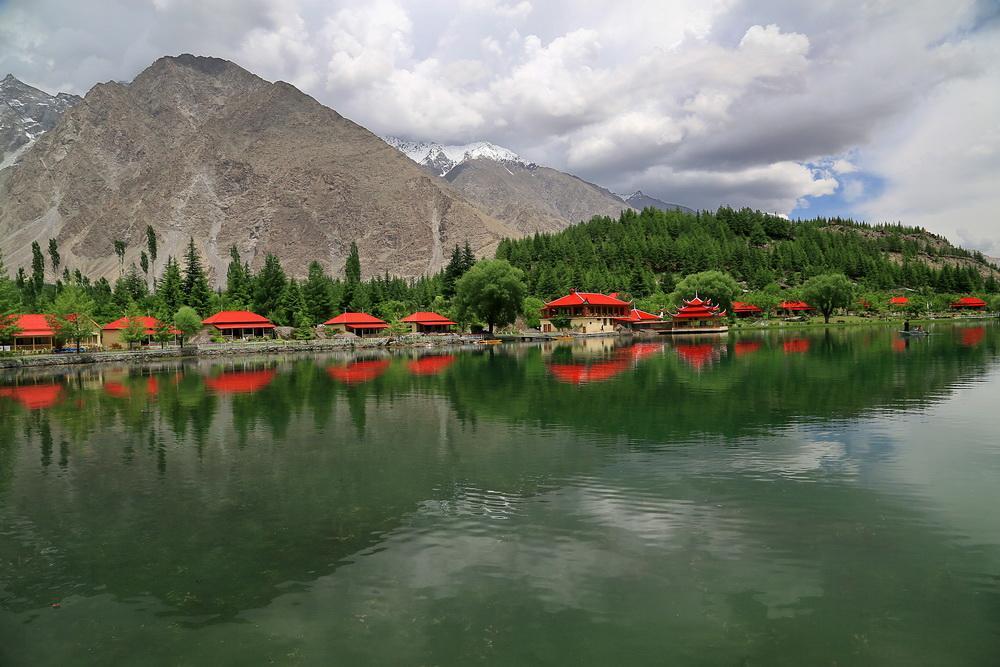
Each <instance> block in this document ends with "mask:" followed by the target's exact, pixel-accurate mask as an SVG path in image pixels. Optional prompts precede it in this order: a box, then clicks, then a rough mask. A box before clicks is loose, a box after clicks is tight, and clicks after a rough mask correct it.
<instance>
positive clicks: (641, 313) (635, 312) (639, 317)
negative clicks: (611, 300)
mask: <svg viewBox="0 0 1000 667" xmlns="http://www.w3.org/2000/svg"><path fill="white" fill-rule="evenodd" d="M614 319H615V320H616V321H618V322H632V323H635V322H660V321H662V319H663V318H661V317H660V316H659V315H653V314H652V313H647V312H646V311H645V310H639V309H638V308H633V309H632V310H630V311H629V313H628V315H627V316H626V317H616V318H614Z"/></svg>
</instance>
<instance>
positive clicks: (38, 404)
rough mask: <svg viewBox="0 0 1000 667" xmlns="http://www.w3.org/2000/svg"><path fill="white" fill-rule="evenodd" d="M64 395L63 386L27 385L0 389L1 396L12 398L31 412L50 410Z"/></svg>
mask: <svg viewBox="0 0 1000 667" xmlns="http://www.w3.org/2000/svg"><path fill="white" fill-rule="evenodd" d="M60 394H62V385H61V384H54V383H53V384H27V385H21V386H19V387H0V396H6V397H7V398H11V399H13V400H15V401H17V402H18V403H20V404H21V405H23V406H24V407H26V408H27V409H29V410H39V409H41V408H50V407H52V406H53V405H55V404H56V402H57V401H58V400H59V396H60Z"/></svg>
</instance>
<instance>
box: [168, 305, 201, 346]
mask: <svg viewBox="0 0 1000 667" xmlns="http://www.w3.org/2000/svg"><path fill="white" fill-rule="evenodd" d="M174 327H175V328H176V329H177V330H178V331H180V332H181V347H184V341H185V340H186V339H188V338H190V337H191V336H193V335H195V334H196V333H198V332H199V331H201V327H202V324H201V317H200V316H199V315H198V313H197V312H196V311H195V309H194V308H192V307H191V306H181V307H180V308H178V309H177V312H176V313H174Z"/></svg>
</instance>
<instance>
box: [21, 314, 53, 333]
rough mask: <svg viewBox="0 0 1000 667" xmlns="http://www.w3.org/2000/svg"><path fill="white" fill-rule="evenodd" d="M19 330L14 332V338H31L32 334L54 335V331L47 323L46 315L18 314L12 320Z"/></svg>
mask: <svg viewBox="0 0 1000 667" xmlns="http://www.w3.org/2000/svg"><path fill="white" fill-rule="evenodd" d="M14 324H15V326H17V328H18V329H20V331H19V332H18V333H16V334H14V338H31V337H33V336H54V335H55V332H53V331H52V327H51V326H50V325H49V320H48V316H46V315H38V314H32V315H18V316H17V318H16V319H15V321H14Z"/></svg>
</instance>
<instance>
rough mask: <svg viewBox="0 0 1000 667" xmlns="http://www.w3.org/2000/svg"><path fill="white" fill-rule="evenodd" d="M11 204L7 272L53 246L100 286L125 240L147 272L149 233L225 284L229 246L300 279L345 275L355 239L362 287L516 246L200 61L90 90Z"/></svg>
mask: <svg viewBox="0 0 1000 667" xmlns="http://www.w3.org/2000/svg"><path fill="white" fill-rule="evenodd" d="M0 201H3V202H4V206H3V207H2V208H0V248H2V250H3V251H4V254H5V256H6V258H7V264H8V266H12V267H16V266H25V267H27V266H29V265H30V247H31V243H32V241H38V242H39V243H40V244H41V245H42V247H43V248H44V247H45V246H46V245H47V243H48V239H49V238H55V239H58V241H59V249H60V252H61V254H62V258H63V261H62V263H63V265H64V266H69V267H71V268H74V269H75V268H79V269H81V270H83V271H85V272H86V273H88V274H89V275H91V276H93V277H95V278H96V277H98V276H108V277H115V276H117V275H118V270H119V269H118V266H117V258H116V257H115V254H114V252H113V245H114V241H115V240H122V241H125V242H126V243H127V253H126V265H127V264H128V263H130V262H136V263H137V260H138V256H139V253H140V250H141V249H142V248H143V247H144V246H145V241H144V239H145V231H144V230H145V228H146V225H147V224H151V225H152V226H153V227H154V228H155V229H156V230H157V232H158V234H159V236H160V244H159V245H160V249H159V255H160V259H159V261H158V262H157V265H156V266H155V267H154V271H156V272H159V270H160V269H161V268H162V265H163V264H164V260H165V258H166V256H167V255H174V256H178V255H180V254H181V253H182V251H183V248H184V246H185V245H186V243H187V241H188V238H189V237H191V236H193V237H194V239H195V242H196V245H197V246H198V247H199V248H200V250H201V252H202V254H203V256H204V258H205V259H206V260H207V264H208V266H209V267H210V268H211V269H212V270H213V272H214V275H215V276H216V279H217V280H224V277H225V267H226V265H227V263H228V253H229V248H230V246H233V245H235V246H237V248H238V249H239V250H240V252H241V253H242V254H243V256H244V258H245V259H247V260H249V261H250V262H251V265H252V266H255V267H259V266H260V265H261V264H262V263H263V259H264V256H265V254H266V253H275V254H276V255H278V256H279V257H280V258H281V260H282V262H283V263H284V265H285V267H286V270H289V271H290V272H291V273H292V274H294V275H303V274H304V273H305V272H306V267H307V265H308V263H309V262H310V261H311V260H318V261H320V262H321V263H322V264H324V266H325V267H326V268H327V269H328V270H330V271H332V272H334V273H338V272H340V271H342V269H343V266H344V261H345V259H346V256H347V253H348V249H349V246H350V243H351V242H352V241H356V242H357V244H358V249H359V251H360V255H361V263H362V270H363V272H364V274H365V275H372V274H375V273H381V272H384V271H386V270H388V271H390V272H392V273H393V274H396V275H401V276H416V275H419V274H423V273H425V272H428V271H434V270H437V269H438V268H440V267H441V266H442V265H443V264H444V263H445V262H446V260H447V253H448V251H449V249H450V248H452V247H453V246H454V245H456V244H464V243H465V242H469V243H470V245H471V246H472V248H473V249H474V250H475V251H477V252H478V253H480V254H487V253H491V252H492V250H493V248H494V247H495V245H496V243H497V242H498V240H499V239H500V238H502V237H504V236H517V235H518V232H517V231H516V230H514V229H512V228H511V227H509V226H507V225H505V224H503V223H501V222H499V221H498V220H496V219H494V218H492V217H491V216H489V215H488V214H486V213H484V212H483V211H481V210H480V209H478V208H477V207H475V206H473V205H472V204H470V203H469V202H468V201H466V199H465V198H464V197H463V196H462V195H461V194H459V192H458V191H457V190H456V189H454V188H453V187H452V186H451V185H450V184H449V183H448V182H447V181H445V180H444V179H441V178H437V177H434V176H431V175H429V174H427V173H426V172H425V171H423V170H422V169H421V168H419V167H418V166H417V165H415V164H414V163H413V162H412V161H411V160H409V159H407V158H406V157H405V156H404V155H402V154H401V153H400V152H399V151H397V150H394V149H393V148H390V147H389V146H388V145H386V144H385V142H383V141H382V140H381V139H379V138H378V137H377V136H375V135H374V134H372V133H370V132H369V131H368V130H366V129H365V128H363V127H361V126H359V125H357V124H355V123H353V122H351V121H350V120H348V119H346V118H344V117H342V116H341V115H340V114H338V113H337V112H336V111H333V110H332V109H329V108H327V107H325V106H323V105H321V104H320V103H318V102H317V101H316V100H314V99H312V98H311V97H309V96H308V95H305V94H304V93H302V92H300V91H299V90H297V89H296V88H294V87H293V86H291V85H289V84H287V83H283V82H276V83H270V82H268V81H265V80H263V79H261V78H259V77H257V76H255V75H253V74H251V73H250V72H248V71H246V70H244V69H242V68H240V67H238V66H237V65H234V64H233V63H231V62H228V61H226V60H220V59H216V58H204V57H196V56H192V55H182V56H177V57H165V58H161V59H159V60H157V61H156V62H155V63H153V65H151V66H150V67H149V68H147V69H146V70H144V71H143V72H142V73H141V74H139V76H137V77H136V78H135V80H134V81H132V82H131V83H129V84H121V83H103V84H99V85H97V86H95V87H94V88H93V89H91V90H90V92H88V93H87V95H86V96H85V97H84V99H83V100H82V101H81V102H80V103H79V104H77V105H76V106H74V107H73V108H71V109H70V110H69V111H67V112H66V113H65V115H64V116H63V118H62V120H61V122H59V123H58V125H56V126H55V127H54V128H53V129H52V130H50V131H48V132H46V133H45V134H44V135H42V136H41V137H40V138H38V139H37V141H36V142H35V144H34V146H32V148H31V149H30V150H28V151H26V152H25V153H24V154H23V155H22V156H21V159H20V161H19V163H18V164H17V165H16V166H15V167H12V168H8V169H4V170H2V171H0Z"/></svg>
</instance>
